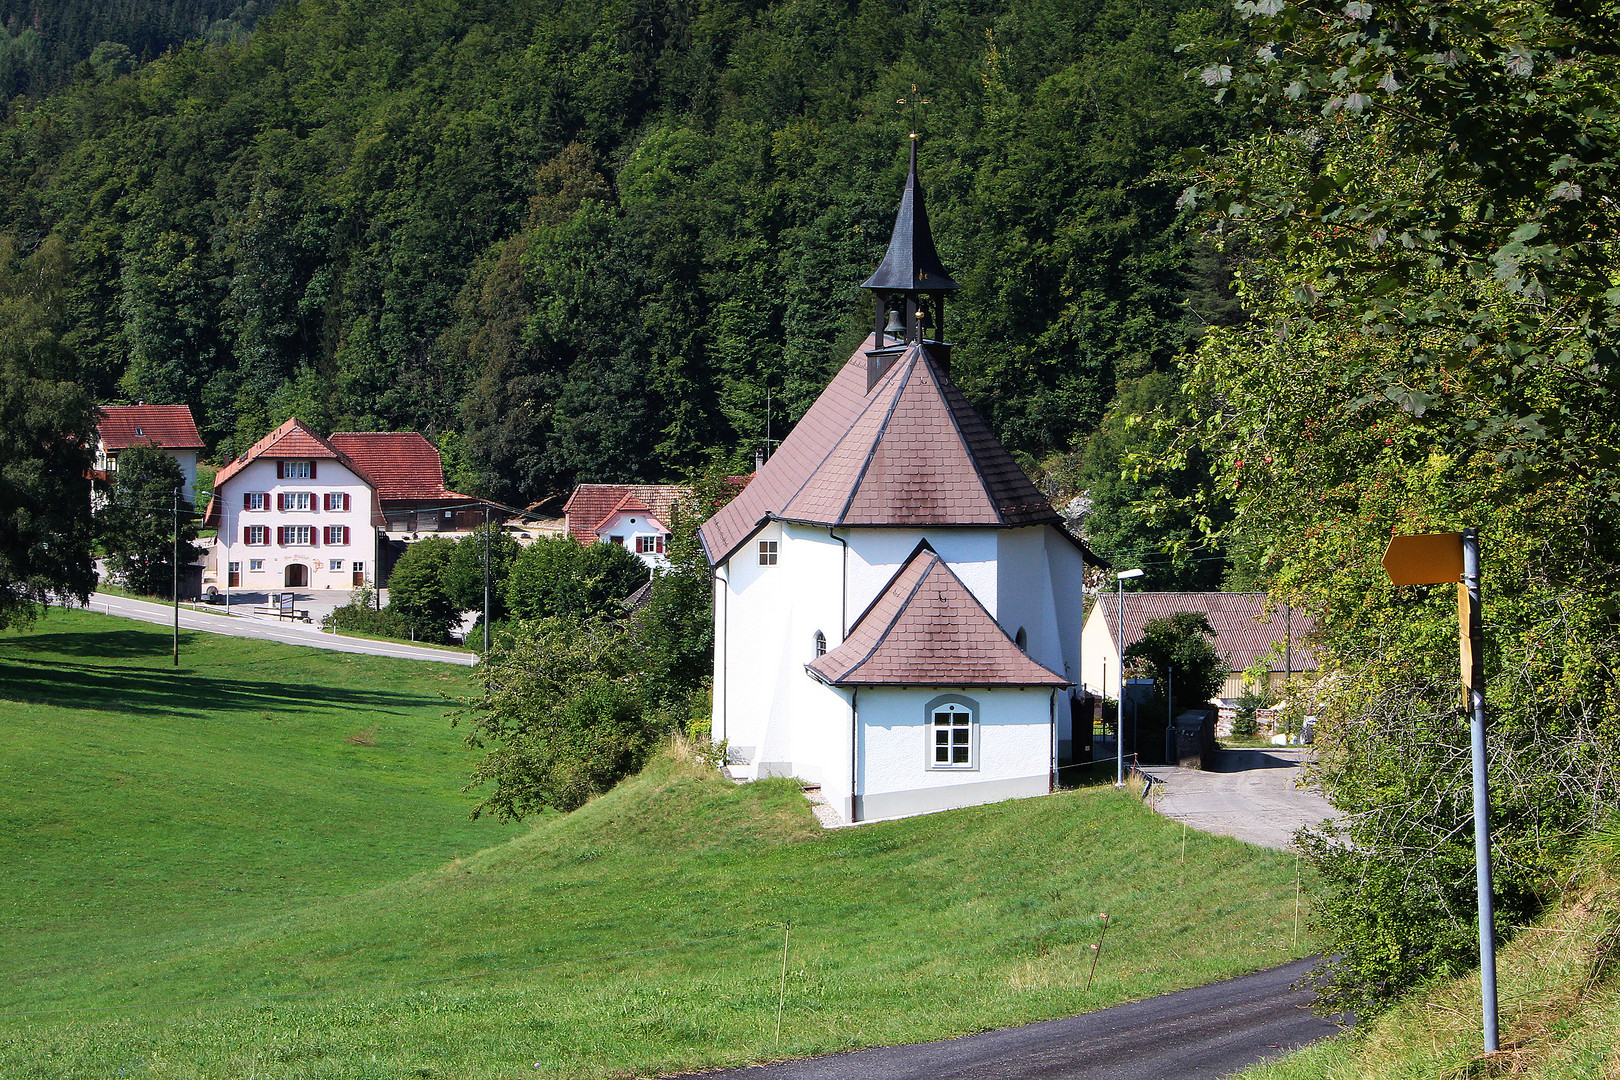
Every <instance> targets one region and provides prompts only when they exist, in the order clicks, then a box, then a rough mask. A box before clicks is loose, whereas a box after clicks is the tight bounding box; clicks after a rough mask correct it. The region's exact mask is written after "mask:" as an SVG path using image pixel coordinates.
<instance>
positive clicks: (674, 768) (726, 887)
mask: <svg viewBox="0 0 1620 1080" xmlns="http://www.w3.org/2000/svg"><path fill="white" fill-rule="evenodd" d="M167 649H168V639H167V636H166V635H165V634H164V633H163V631H162V630H161V629H157V628H148V627H145V626H141V625H138V624H135V623H129V622H123V621H120V620H116V619H110V618H106V617H103V616H96V615H92V614H87V613H81V612H52V613H51V615H50V617H49V618H48V619H46V620H44V621H42V622H40V623H38V624H36V625H35V626H34V627H32V628H28V629H23V630H13V631H8V632H6V633H3V634H0V819H3V821H4V824H5V827H4V829H3V831H0V858H3V859H4V865H5V880H6V887H5V889H4V895H3V898H0V904H3V910H0V917H3V923H0V946H3V948H0V1014H3V1015H0V1076H5V1077H39V1078H45V1077H50V1078H53V1080H54V1078H62V1077H103V1076H116V1075H127V1076H140V1077H176V1078H181V1077H184V1078H201V1077H223V1076H254V1077H320V1078H328V1077H330V1078H369V1077H400V1076H425V1077H466V1078H474V1077H477V1078H486V1077H488V1078H494V1077H517V1076H527V1077H616V1076H642V1075H657V1074H659V1073H661V1072H676V1071H680V1070H682V1069H690V1068H700V1067H706V1066H711V1065H719V1064H727V1063H742V1062H748V1061H759V1060H767V1059H772V1058H778V1057H788V1056H796V1055H803V1054H811V1053H819V1052H824V1051H832V1050H842V1049H849V1048H853V1047H858V1046H867V1045H876V1044H883V1043H897V1042H907V1041H916V1040H922V1039H930V1038H938V1037H943V1036H949V1035H956V1034H961V1033H964V1032H968V1031H973V1030H980V1029H984V1028H988V1027H995V1026H1001V1025H1006V1024H1013V1023H1019V1022H1023V1021H1027V1020H1033V1019H1041V1018H1046V1017H1052V1016H1059V1015H1066V1014H1069V1013H1074V1012H1079V1011H1085V1010H1089V1009H1094V1008H1099V1007H1102V1006H1105V1005H1109V1004H1113V1003H1116V1002H1119V1001H1123V1000H1127V999H1131V998H1137V997H1143V996H1147V995H1149V994H1153V993H1157V992H1160V991H1162V990H1168V989H1174V988H1177V987H1182V986H1189V985H1195V984H1198V983H1203V982H1207V981H1211V980H1213V979H1217V978H1222V977H1225V976H1230V975H1235V974H1239V973H1242V972H1245V971H1250V970H1254V969H1257V968H1261V967H1265V966H1268V965H1270V964H1274V963H1280V962H1283V961H1285V960H1288V959H1291V958H1293V957H1294V956H1297V955H1303V954H1304V953H1306V952H1308V951H1309V949H1310V943H1309V941H1307V940H1300V939H1296V937H1295V930H1294V927H1295V910H1296V909H1295V904H1296V874H1297V867H1296V861H1295V859H1294V858H1293V856H1291V855H1287V854H1283V853H1278V852H1270V851H1264V850H1261V849H1258V848H1253V847H1249V846H1247V845H1243V844H1239V843H1237V842H1235V841H1231V840H1225V839H1221V838H1216V837H1208V836H1203V835H1201V834H1198V833H1191V834H1190V835H1188V836H1187V837H1186V839H1185V856H1183V829H1182V827H1181V826H1180V825H1179V824H1176V823H1173V822H1169V821H1167V820H1165V819H1163V818H1160V817H1159V816H1158V815H1156V814H1154V813H1152V812H1151V811H1149V810H1147V809H1146V808H1144V807H1143V806H1142V805H1141V804H1140V802H1139V801H1138V800H1137V799H1136V797H1135V796H1134V795H1132V794H1130V793H1128V792H1117V791H1115V790H1114V789H1113V788H1112V787H1101V788H1093V789H1082V790H1079V791H1075V792H1068V793H1064V794H1060V795H1057V796H1053V797H1049V798H1042V799H1030V800H1024V801H1019V802H1008V803H1001V804H997V805H994V806H987V807H980V808H976V809H970V810H961V811H954V812H950V813H945V814H936V815H931V816H928V817H923V818H915V819H911V820H907V821H897V822H884V823H876V824H872V825H867V826H863V827H861V828H857V829H846V830H836V831H833V832H824V831H823V830H821V829H820V827H819V826H818V825H817V824H816V823H815V820H814V818H813V817H812V816H811V814H810V812H809V809H808V807H807V805H806V803H805V801H804V799H803V797H802V795H801V794H800V793H799V791H798V788H797V786H796V785H795V784H793V783H791V782H789V781H766V782H762V783H758V784H753V785H747V786H737V785H734V784H732V783H730V782H728V781H726V780H724V779H722V778H720V777H719V776H718V775H716V774H715V773H713V772H712V771H711V770H708V769H706V768H705V767H703V766H702V765H701V764H699V763H697V762H695V761H693V760H692V759H691V757H690V755H687V754H683V753H682V752H680V751H678V750H671V751H668V752H665V753H663V754H660V755H659V756H658V758H657V759H656V760H655V761H654V762H653V764H652V765H651V766H649V768H648V769H647V770H645V771H644V772H643V773H642V774H641V775H640V776H638V777H635V778H633V779H631V780H629V781H627V782H626V783H624V784H622V785H621V786H620V787H619V788H617V789H616V790H614V791H613V792H611V793H609V794H608V795H606V796H604V797H602V798H600V799H598V800H596V801H595V802H593V803H590V804H589V805H587V806H586V807H584V808H583V809H581V810H579V811H577V812H575V813H573V814H571V815H567V816H549V817H545V818H540V819H531V820H530V821H529V822H526V823H524V824H523V825H516V826H514V825H502V824H500V823H497V822H493V821H490V820H480V821H472V820H469V818H468V810H469V808H470V806H471V805H472V801H473V800H472V797H471V796H470V795H467V794H464V793H462V792H461V790H460V788H461V784H462V778H463V776H464V775H465V774H466V771H467V768H468V766H469V764H470V761H471V756H470V753H471V752H470V751H468V750H466V749H465V748H464V747H463V746H462V744H461V738H460V734H459V732H458V731H456V730H454V729H452V728H451V727H450V725H449V721H448V719H447V713H448V712H449V711H450V710H451V709H452V708H453V703H452V702H451V701H449V700H447V699H446V697H445V696H444V695H450V696H452V697H453V696H455V695H457V694H461V693H465V692H467V690H468V687H469V685H470V683H469V682H468V675H467V673H466V671H465V670H463V669H457V668H452V667H448V666H446V665H436V664H417V663H412V662H407V661H394V660H384V659H380V658H377V659H373V658H364V657H356V656H351V655H347V654H339V653H325V652H319V651H317V650H310V649H300V648H294V647H289V646H279V645H270V644H262V643H257V642H251V641H246V640H240V639H232V638H222V637H213V636H205V635H200V634H198V635H188V636H185V638H184V640H183V642H182V664H181V667H180V668H179V669H178V670H176V669H174V668H172V667H170V666H169V657H168V652H167ZM1103 912H1106V913H1107V914H1108V915H1109V928H1108V932H1107V937H1106V940H1105V941H1104V942H1103V949H1102V951H1101V955H1100V961H1099V962H1098V964H1097V968H1096V974H1095V979H1094V981H1093V982H1092V984H1091V986H1090V988H1089V989H1087V987H1086V984H1087V981H1088V978H1089V977H1090V971H1091V966H1092V962H1093V960H1094V959H1097V957H1098V954H1097V953H1096V952H1095V951H1094V950H1093V949H1092V947H1091V946H1092V945H1093V944H1095V943H1096V942H1097V941H1098V938H1099V936H1100V934H1101V931H1102V921H1101V919H1100V918H1099V917H1098V916H1099V914H1100V913H1103ZM789 923H791V926H789V925H788V924H789ZM784 945H785V946H786V954H785V955H786V975H785V977H784V975H783V960H784ZM779 1008H780V1016H781V1020H780V1025H781V1026H780V1035H778V1033H777V1023H778V1009H779Z"/></svg>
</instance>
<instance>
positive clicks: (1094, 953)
mask: <svg viewBox="0 0 1620 1080" xmlns="http://www.w3.org/2000/svg"><path fill="white" fill-rule="evenodd" d="M1097 918H1099V919H1101V920H1102V921H1103V928H1102V933H1100V934H1098V935H1097V944H1095V945H1093V946H1092V947H1091V974H1089V975H1087V976H1086V989H1087V990H1090V989H1091V980H1092V979H1094V978H1096V976H1097V961H1098V960H1101V959H1102V943H1103V939H1104V938H1106V937H1107V936H1108V912H1106V911H1100V912H1098V913H1097Z"/></svg>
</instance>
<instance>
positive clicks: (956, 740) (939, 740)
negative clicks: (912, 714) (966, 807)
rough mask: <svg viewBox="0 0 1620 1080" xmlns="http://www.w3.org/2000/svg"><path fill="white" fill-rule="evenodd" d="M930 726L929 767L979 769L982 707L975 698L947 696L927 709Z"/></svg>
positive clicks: (938, 699) (938, 698) (943, 696)
mask: <svg viewBox="0 0 1620 1080" xmlns="http://www.w3.org/2000/svg"><path fill="white" fill-rule="evenodd" d="M924 708H925V716H926V718H927V725H928V767H929V768H930V769H966V770H973V769H977V768H978V767H979V706H978V703H977V702H976V701H974V700H973V699H972V698H966V697H962V696H961V695H959V694H944V695H941V696H940V697H937V698H935V699H934V700H932V701H930V702H929V703H928V704H927V705H926V706H925V707H924Z"/></svg>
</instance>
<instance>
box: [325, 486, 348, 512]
mask: <svg viewBox="0 0 1620 1080" xmlns="http://www.w3.org/2000/svg"><path fill="white" fill-rule="evenodd" d="M326 508H327V509H328V510H347V509H348V508H349V496H348V494H347V493H346V492H342V491H328V492H327V493H326Z"/></svg>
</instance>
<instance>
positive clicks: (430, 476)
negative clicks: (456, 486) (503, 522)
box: [327, 431, 467, 502]
mask: <svg viewBox="0 0 1620 1080" xmlns="http://www.w3.org/2000/svg"><path fill="white" fill-rule="evenodd" d="M327 441H328V442H330V443H331V444H332V446H333V448H335V449H336V450H337V451H338V452H339V453H342V454H346V455H348V457H349V459H350V460H351V461H353V462H354V463H355V464H356V465H358V466H360V468H361V469H362V470H364V473H365V475H366V476H367V477H368V478H369V479H370V480H371V482H372V484H373V485H374V486H375V487H376V488H377V495H378V497H379V498H381V499H382V500H383V502H400V501H411V502H420V501H433V500H441V499H455V500H465V499H466V498H467V496H465V495H461V494H458V493H456V492H454V491H451V490H450V489H449V488H447V487H445V486H444V461H443V459H441V458H440V457H439V450H438V447H436V446H434V445H433V444H432V443H430V442H428V441H427V439H426V438H425V437H424V436H423V435H422V434H421V432H417V431H334V432H333V433H332V435H331V436H330V438H329V439H328V440H327Z"/></svg>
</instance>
